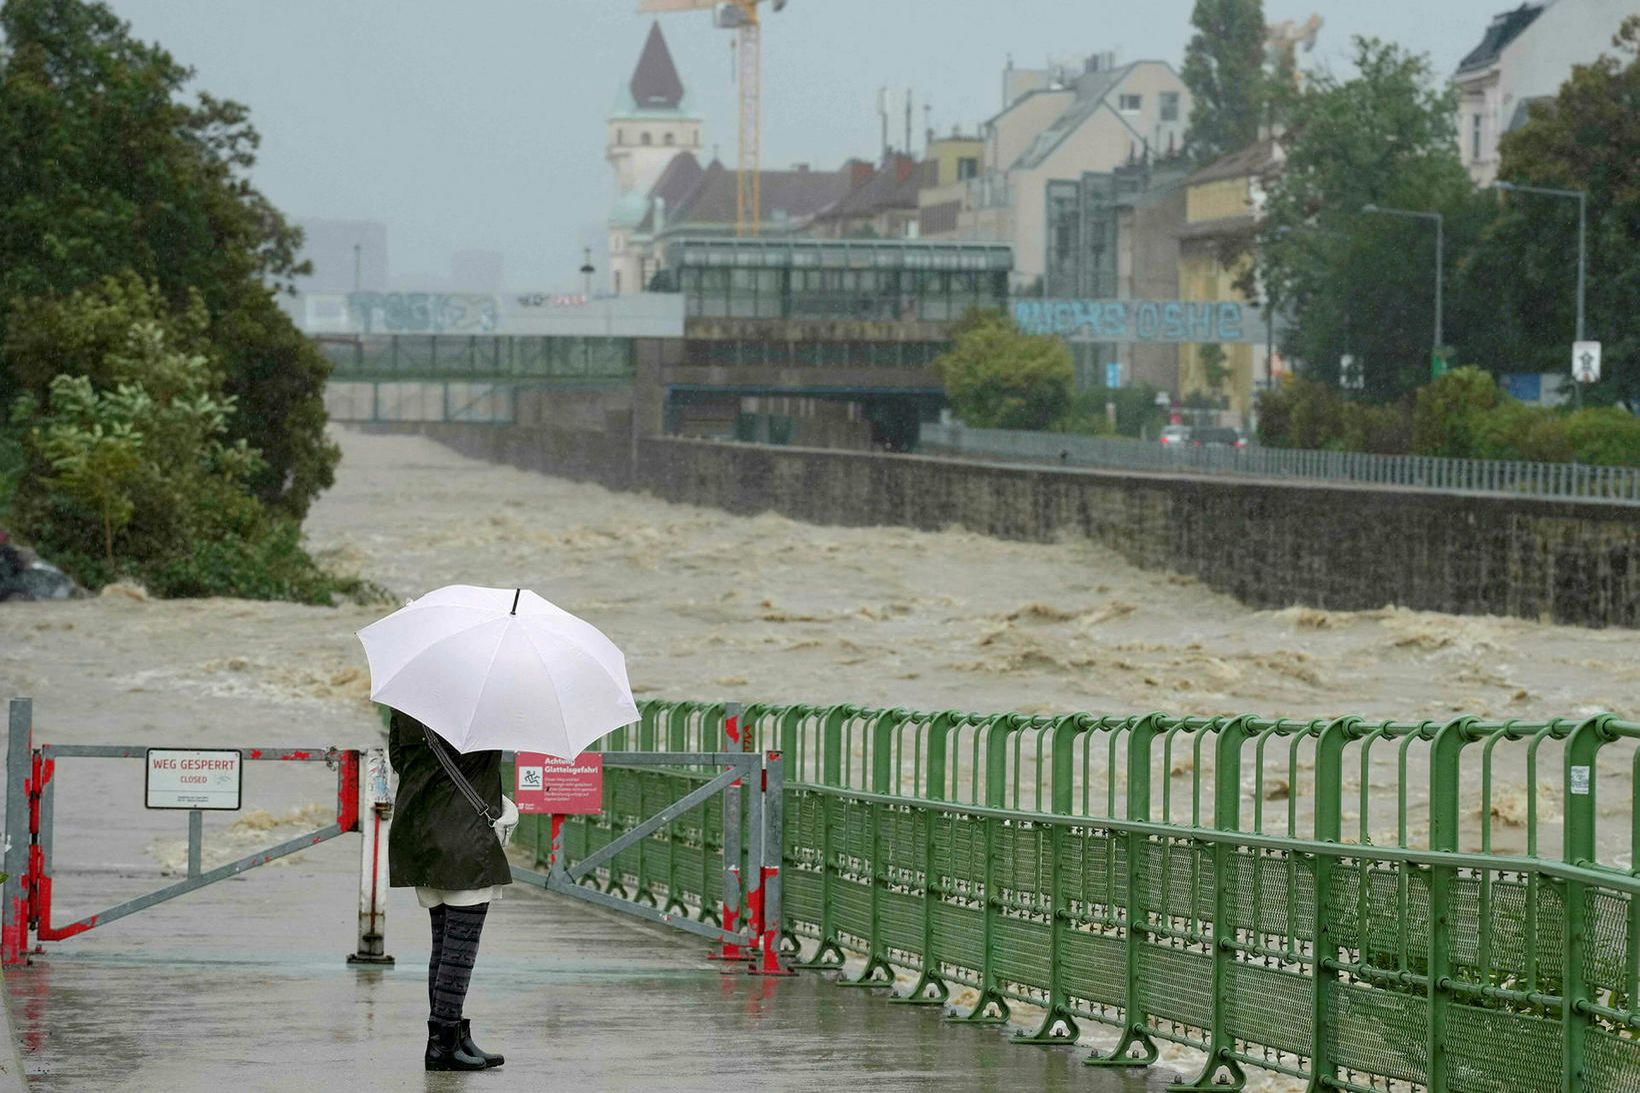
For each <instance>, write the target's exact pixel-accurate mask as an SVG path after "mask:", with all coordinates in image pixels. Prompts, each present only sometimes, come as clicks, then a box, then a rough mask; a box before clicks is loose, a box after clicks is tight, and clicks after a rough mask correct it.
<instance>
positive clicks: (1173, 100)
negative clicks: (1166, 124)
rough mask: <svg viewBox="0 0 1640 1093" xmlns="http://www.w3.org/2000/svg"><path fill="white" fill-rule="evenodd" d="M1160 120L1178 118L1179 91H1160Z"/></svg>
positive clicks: (1176, 119)
mask: <svg viewBox="0 0 1640 1093" xmlns="http://www.w3.org/2000/svg"><path fill="white" fill-rule="evenodd" d="M1162 120H1163V121H1178V120H1179V93H1178V92H1177V91H1163V92H1162Z"/></svg>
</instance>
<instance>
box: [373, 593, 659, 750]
mask: <svg viewBox="0 0 1640 1093" xmlns="http://www.w3.org/2000/svg"><path fill="white" fill-rule="evenodd" d="M359 640H360V641H361V642H363V643H364V652H365V656H366V657H367V658H368V659H369V661H370V697H371V698H373V699H375V700H376V701H377V702H381V703H384V704H385V705H388V706H391V707H393V708H394V709H396V710H402V711H404V712H405V713H407V714H409V715H410V716H411V717H414V718H416V719H417V720H418V721H420V722H422V723H423V724H425V725H426V726H427V727H428V728H430V729H432V730H433V731H434V732H436V733H438V735H440V736H442V737H443V738H444V739H445V740H447V741H449V742H450V744H451V745H452V746H454V747H455V749H456V750H457V751H459V752H469V751H482V750H485V749H489V748H502V749H506V748H511V749H513V750H516V751H539V752H546V753H547V754H548V755H556V756H560V757H562V758H565V759H573V758H574V757H575V756H577V755H579V754H580V753H581V751H582V750H583V749H584V748H586V747H587V746H588V745H589V744H591V743H592V742H593V741H594V740H597V739H598V738H599V737H601V736H603V735H604V734H605V733H608V732H612V731H613V730H615V729H618V728H620V727H621V726H623V725H630V724H631V723H632V722H634V721H636V720H638V707H637V705H636V704H634V703H633V701H632V686H631V684H630V683H628V682H627V678H626V658H625V657H623V656H622V655H621V651H620V650H619V649H617V648H616V647H615V644H614V643H613V642H611V641H610V640H609V639H608V638H606V637H605V636H604V635H603V634H602V633H601V632H600V631H599V630H598V628H597V627H595V626H593V625H592V624H591V623H589V622H586V621H585V620H583V619H578V618H576V617H575V616H574V615H571V614H570V613H569V612H568V611H565V610H564V609H563V608H560V607H555V606H553V605H552V604H550V603H548V602H547V601H546V600H544V599H542V598H541V597H540V596H537V595H536V594H535V593H534V592H530V591H528V590H526V589H514V588H478V587H475V586H473V585H464V584H454V585H450V586H448V587H445V588H440V589H437V590H435V591H433V592H429V593H427V595H425V596H423V597H421V598H420V599H418V600H411V601H410V602H409V603H408V604H406V605H405V606H404V607H402V608H400V609H399V610H397V611H395V612H393V613H392V614H391V615H389V616H387V617H386V618H384V619H380V620H378V621H376V622H373V623H371V624H370V625H369V626H367V627H365V628H364V629H363V630H360V631H359Z"/></svg>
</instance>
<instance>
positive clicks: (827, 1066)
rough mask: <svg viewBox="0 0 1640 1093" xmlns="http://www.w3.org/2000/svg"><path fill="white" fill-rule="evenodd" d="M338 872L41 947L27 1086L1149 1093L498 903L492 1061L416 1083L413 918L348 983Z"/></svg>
mask: <svg viewBox="0 0 1640 1093" xmlns="http://www.w3.org/2000/svg"><path fill="white" fill-rule="evenodd" d="M357 855H358V841H357V840H356V839H354V838H350V837H344V838H342V839H339V840H336V841H334V842H332V843H329V844H326V845H324V846H322V847H319V848H317V849H316V850H313V851H309V852H307V853H306V854H305V855H304V856H303V858H302V860H301V861H299V862H298V863H297V864H295V865H291V866H287V867H282V868H281V867H267V868H263V869H260V870H255V871H252V872H251V873H249V874H247V875H246V876H245V877H244V878H242V879H239V880H235V881H227V882H223V883H221V884H217V885H213V886H211V887H209V888H206V889H204V890H202V891H200V892H196V893H193V894H191V895H189V896H184V897H182V898H181V899H178V900H174V901H172V902H170V903H167V904H163V905H161V906H159V907H156V908H153V909H151V910H148V911H144V912H141V913H140V914H138V915H135V916H132V917H130V918H127V919H124V920H122V921H119V922H115V923H111V924H109V925H108V926H107V927H106V928H100V929H97V930H93V931H91V932H90V933H87V934H84V935H82V936H80V937H77V938H74V939H72V940H70V941H67V942H62V943H57V944H48V946H47V952H46V953H45V954H44V955H38V956H36V957H35V958H34V963H33V964H32V965H31V966H29V967H27V968H23V969H19V970H17V971H15V972H13V973H11V974H9V975H8V976H7V986H8V987H9V989H10V992H11V1001H12V1012H13V1014H14V1017H15V1022H16V1026H17V1027H16V1032H17V1034H18V1036H19V1037H20V1039H21V1042H22V1046H23V1050H24V1060H25V1065H26V1067H27V1070H28V1073H29V1077H30V1088H35V1089H42V1090H74V1091H76V1093H79V1091H92V1090H113V1089H120V1090H150V1089H151V1090H167V1091H171V1090H175V1091H179V1093H180V1091H193V1090H201V1091H203V1090H211V1091H216V1090H222V1089H235V1090H286V1089H291V1090H294V1089H305V1090H306V1089H347V1090H356V1091H363V1090H378V1089H379V1090H390V1089H391V1090H399V1089H411V1088H415V1089H423V1088H425V1089H428V1090H444V1089H464V1088H469V1087H470V1088H478V1087H479V1086H480V1085H482V1087H483V1088H485V1089H491V1090H502V1089H531V1090H536V1089H542V1088H573V1089H587V1090H603V1089H668V1090H674V1089H675V1090H712V1091H715V1093H721V1091H722V1090H725V1089H743V1088H746V1089H749V1088H764V1089H792V1090H797V1089H802V1090H812V1089H819V1088H822V1087H828V1086H836V1087H845V1088H846V1087H850V1086H852V1087H856V1088H862V1089H872V1090H890V1089H921V1088H931V1087H936V1086H937V1087H943V1088H946V1089H973V1090H999V1091H1000V1090H1018V1089H1032V1090H1060V1089H1065V1090H1069V1089H1078V1090H1088V1089H1094V1090H1132V1091H1137V1090H1143V1089H1159V1088H1161V1084H1162V1083H1161V1081H1160V1078H1159V1076H1156V1075H1152V1076H1150V1077H1149V1078H1148V1079H1147V1078H1145V1077H1142V1076H1134V1077H1128V1076H1120V1077H1118V1076H1114V1075H1107V1074H1102V1073H1099V1072H1095V1071H1092V1070H1090V1069H1089V1068H1087V1067H1084V1066H1082V1065H1081V1063H1080V1058H1081V1054H1082V1053H1081V1052H1071V1051H1066V1050H1061V1049H1042V1048H1026V1047H1018V1046H1014V1045H1011V1044H1008V1043H1007V1042H1005V1040H1004V1039H1003V1036H1002V1034H1000V1033H999V1032H997V1031H996V1030H994V1029H975V1028H963V1027H960V1026H953V1025H950V1024H948V1023H945V1022H942V1021H941V1020H940V1019H939V1015H938V1013H937V1012H930V1010H929V1009H925V1008H920V1007H919V1008H913V1007H901V1006H892V1005H889V1004H887V1003H886V1002H884V1001H882V1000H881V998H880V997H877V996H875V995H873V994H867V993H865V992H856V991H849V990H844V989H841V988H838V987H836V986H834V985H832V984H830V983H827V982H825V981H824V980H823V979H821V978H820V977H817V976H813V975H804V976H800V977H797V978H795V979H785V980H778V981H777V980H770V979H759V978H753V977H748V976H745V975H742V974H738V973H737V974H733V975H723V974H721V971H720V969H719V967H718V966H716V965H713V964H710V963H708V962H707V961H706V960H704V959H703V955H704V950H703V948H702V945H701V944H700V943H699V942H698V941H695V940H693V939H690V938H686V937H681V936H678V935H674V934H672V933H670V932H668V931H665V930H662V929H660V928H655V927H650V926H647V925H645V924H642V923H639V922H637V921H636V920H628V919H625V918H622V917H621V916H619V915H617V914H613V913H607V912H603V911H600V910H597V909H593V908H587V907H583V906H581V905H579V904H576V903H574V902H572V901H568V900H564V899H562V898H560V897H554V896H549V895H547V894H545V893H541V892H537V891H534V890H530V889H526V888H524V887H522V886H520V885H514V886H512V887H511V888H509V889H508V898H507V899H506V900H504V901H503V902H501V903H500V904H498V905H496V907H495V909H494V911H493V913H492V915H491V918H490V922H489V925H488V926H487V928H486V930H485V934H484V940H483V950H482V952H481V954H480V960H479V965H478V970H477V974H476V976H475V979H474V987H473V992H472V995H471V996H470V998H469V1005H468V1010H469V1016H471V1017H472V1018H473V1020H474V1024H475V1026H476V1028H477V1029H478V1030H479V1031H480V1032H481V1033H482V1038H481V1043H483V1044H484V1045H485V1046H486V1047H488V1048H490V1049H491V1050H500V1051H504V1052H505V1053H506V1055H507V1057H508V1062H507V1065H506V1066H505V1067H504V1068H502V1069H501V1070H497V1071H492V1072H487V1073H483V1074H478V1075H432V1074H426V1073H425V1072H424V1071H423V1070H422V1067H421V1057H420V1056H421V1049H422V1045H423V1043H424V1041H425V1025H424V1024H423V1023H422V1022H423V1021H424V1020H425V1016H426V959H427V944H428V943H427V939H426V938H425V937H424V936H423V933H424V930H425V917H424V912H422V911H421V910H420V909H419V908H417V907H416V906H415V903H414V900H413V899H411V898H410V897H409V895H408V893H406V892H404V891H395V892H394V899H393V903H392V905H391V907H390V912H389V925H388V936H389V951H390V952H392V953H393V954H394V955H395V956H396V957H397V958H398V965H397V966H396V967H395V968H393V969H391V970H385V971H382V970H367V971H361V970H358V969H356V968H353V967H349V966H347V965H346V964H345V963H344V959H343V958H344V955H345V954H346V952H348V951H349V950H350V949H351V942H352V934H351V929H352V912H353V904H352V901H353V899H354V893H355V891H356V888H355V882H354V880H353V876H354V873H355V871H356V869H357V862H358V857H357ZM128 872H129V871H127V870H122V871H120V873H128ZM112 875H113V874H110V873H109V871H107V870H84V871H81V872H79V873H65V874H63V875H61V876H60V877H59V879H58V882H57V885H58V891H59V896H60V898H61V899H62V900H64V901H67V900H69V899H70V894H71V893H74V892H76V891H78V893H79V894H78V896H76V897H75V898H73V905H74V906H75V907H76V908H78V907H79V906H80V905H81V904H82V903H83V902H85V900H86V898H87V896H88V894H89V892H88V890H89V889H91V888H92V887H93V886H96V885H99V884H101V885H103V886H105V887H106V886H107V884H108V881H109V880H110V878H111V876H112ZM123 879H125V880H127V881H129V880H131V879H134V878H131V877H129V876H126V877H124V878H123ZM120 887H126V885H121V886H120Z"/></svg>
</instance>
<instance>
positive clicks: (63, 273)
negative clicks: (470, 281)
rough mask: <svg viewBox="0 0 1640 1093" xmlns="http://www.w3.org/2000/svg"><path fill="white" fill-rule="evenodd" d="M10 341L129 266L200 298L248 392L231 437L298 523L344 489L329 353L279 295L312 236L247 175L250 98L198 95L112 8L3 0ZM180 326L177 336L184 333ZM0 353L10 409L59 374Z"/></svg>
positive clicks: (1, 275) (215, 342) (202, 343)
mask: <svg viewBox="0 0 1640 1093" xmlns="http://www.w3.org/2000/svg"><path fill="white" fill-rule="evenodd" d="M0 41H3V43H4V45H3V46H0V342H4V343H5V344H6V345H7V346H8V347H11V346H15V345H16V344H17V342H16V340H15V339H13V338H12V337H11V334H10V331H11V328H12V327H13V326H14V325H15V323H16V317H17V316H18V315H19V314H22V313H24V312H26V311H31V310H34V309H36V308H39V307H41V306H43V305H44V303H45V302H47V301H50V300H53V299H59V300H60V299H61V298H63V297H65V296H67V295H68V294H70V293H72V292H74V291H75V290H76V289H80V288H84V287H86V286H88V285H91V284H93V283H95V282H97V281H98V280H99V279H101V278H104V277H108V276H117V275H120V274H123V273H126V272H131V273H134V274H136V276H137V277H138V278H139V279H140V280H141V281H142V282H144V283H150V284H154V285H157V286H158V287H159V291H160V296H159V299H158V300H157V301H155V302H154V307H155V308H156V310H157V311H159V312H170V313H173V314H179V313H181V312H183V311H185V310H187V308H188V307H189V301H190V293H195V292H197V293H198V294H199V297H200V299H201V300H202V301H203V304H204V308H205V315H206V316H207V319H206V322H205V324H204V328H203V330H201V331H199V332H197V334H196V333H195V332H191V331H190V332H188V334H187V338H188V339H189V340H190V341H192V340H194V339H196V338H197V340H198V343H199V344H197V345H195V346H194V347H193V348H194V349H196V350H198V351H202V352H206V355H207V356H208V357H209V358H210V359H212V360H213V361H218V362H220V364H221V367H222V377H223V380H222V382H223V390H224V393H225V394H228V395H231V396H233V397H234V398H236V399H237V400H238V405H239V410H240V412H239V413H237V414H235V415H233V416H232V418H231V419H230V425H229V428H230V434H231V436H232V438H234V439H242V440H245V441H247V442H248V443H249V444H250V445H251V446H253V447H255V448H257V449H259V450H261V451H262V452H263V455H264V459H263V461H262V463H261V464H260V465H259V467H258V469H257V470H256V472H255V473H254V475H253V476H252V478H251V482H250V484H251V486H252V487H253V488H254V490H255V492H256V493H257V495H258V496H259V497H261V498H262V499H263V500H265V501H267V502H269V503H271V504H273V505H275V506H276V507H278V508H279V509H280V510H282V511H284V512H286V513H288V514H290V515H292V516H295V517H298V518H300V516H302V515H303V514H304V513H305V512H306V510H307V507H308V505H309V504H310V503H311V502H312V500H313V498H314V497H315V496H317V495H318V493H319V492H320V491H322V490H323V489H324V488H325V487H327V486H328V485H330V483H331V481H332V478H333V471H334V467H335V463H336V459H337V451H336V449H335V447H334V446H333V445H332V444H330V443H329V442H328V441H327V440H326V438H325V435H324V425H325V414H324V405H323V388H324V382H325V378H326V376H327V375H328V371H329V368H328V364H327V362H326V361H325V360H324V358H323V357H322V356H321V355H320V354H319V353H318V352H317V351H316V350H315V349H314V348H313V347H312V346H311V345H309V344H308V343H307V341H306V340H305V339H304V338H302V337H301V335H300V334H299V333H298V332H297V331H296V329H295V327H294V326H293V325H292V323H291V322H290V320H289V319H288V318H287V317H286V316H285V315H284V313H283V312H281V311H280V310H279V308H278V306H277V305H276V304H275V301H274V295H275V293H276V292H277V291H278V290H280V289H281V288H282V287H285V286H287V285H288V284H289V280H290V278H291V277H292V276H294V275H295V274H297V273H300V272H302V267H301V266H299V265H298V263H297V258H296V255H297V249H298V246H299V244H300V235H299V233H298V232H297V231H296V229H294V228H293V227H291V226H290V225H289V224H287V223H286V222H285V220H284V218H283V217H282V216H281V215H280V214H279V212H278V210H276V209H275V208H274V207H273V206H272V205H271V204H270V203H269V202H268V201H267V199H266V198H265V197H263V196H262V194H260V193H259V192H258V191H257V190H256V189H255V188H254V187H252V186H251V185H250V183H249V182H248V181H247V173H248V171H249V169H250V167H251V165H252V164H253V163H254V161H255V150H256V147H257V143H258V137H257V134H256V131H255V130H254V129H253V128H251V126H250V124H249V122H248V120H247V118H248V114H247V111H246V109H245V108H244V107H243V106H240V105H239V104H237V103H233V102H227V101H224V100H219V99H216V98H213V97H211V96H210V95H208V94H204V93H200V94H199V95H197V96H195V97H192V98H190V97H188V96H186V95H185V89H186V86H187V84H188V82H189V80H190V79H191V77H192V73H191V72H190V70H189V69H187V68H185V67H183V66H182V65H179V64H178V63H177V62H176V61H175V60H173V59H172V57H171V56H170V55H169V54H168V53H166V52H165V51H164V50H163V49H161V48H159V47H158V46H154V45H148V44H144V43H142V42H139V41H137V40H136V39H134V38H133V37H132V36H131V34H130V28H129V27H128V26H127V25H126V24H125V23H123V22H121V21H120V20H119V19H117V18H116V17H115V16H114V15H113V13H112V12H110V11H109V10H108V8H107V7H106V6H105V5H103V4H101V3H93V2H88V0H5V2H4V4H3V5H0ZM179 334H180V332H179ZM37 364H38V361H37V360H36V361H35V362H19V361H17V360H15V359H13V356H12V351H11V349H10V348H8V349H7V351H6V352H5V355H4V356H3V357H0V403H5V402H9V401H10V399H11V397H12V396H14V395H16V394H19V393H24V392H27V393H31V394H33V395H34V396H35V397H36V398H37V399H41V400H43V399H45V398H46V397H47V395H48V392H49V389H50V384H51V382H52V379H53V377H54V376H55V375H56V372H57V369H55V368H45V369H42V368H40V367H37Z"/></svg>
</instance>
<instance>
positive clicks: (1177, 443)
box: [1162, 425, 1190, 448]
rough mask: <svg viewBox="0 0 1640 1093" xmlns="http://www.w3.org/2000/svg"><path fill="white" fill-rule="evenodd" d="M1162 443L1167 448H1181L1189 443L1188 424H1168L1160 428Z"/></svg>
mask: <svg viewBox="0 0 1640 1093" xmlns="http://www.w3.org/2000/svg"><path fill="white" fill-rule="evenodd" d="M1162 443H1163V444H1164V445H1165V446H1167V447H1169V448H1182V447H1184V446H1185V445H1186V444H1188V443H1190V427H1189V426H1188V425H1169V426H1167V427H1166V428H1164V429H1163V430H1162Z"/></svg>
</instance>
